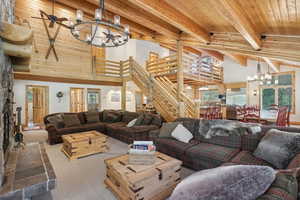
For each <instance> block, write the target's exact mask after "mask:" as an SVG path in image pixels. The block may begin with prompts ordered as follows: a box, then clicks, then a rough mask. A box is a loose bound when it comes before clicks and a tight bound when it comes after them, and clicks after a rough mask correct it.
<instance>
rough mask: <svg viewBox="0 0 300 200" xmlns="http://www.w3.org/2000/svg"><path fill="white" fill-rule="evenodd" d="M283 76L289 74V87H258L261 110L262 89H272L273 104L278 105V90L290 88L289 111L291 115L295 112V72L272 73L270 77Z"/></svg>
mask: <svg viewBox="0 0 300 200" xmlns="http://www.w3.org/2000/svg"><path fill="white" fill-rule="evenodd" d="M285 74H290V75H291V76H292V83H291V85H275V84H273V85H260V86H259V91H260V95H259V100H260V108H261V110H262V109H263V108H262V107H263V99H262V94H263V89H268V88H273V89H275V104H277V105H278V97H279V88H290V87H291V88H292V103H291V104H292V109H291V114H295V112H296V103H295V100H296V88H295V75H296V74H295V71H287V72H278V73H272V74H271V75H272V76H280V75H285Z"/></svg>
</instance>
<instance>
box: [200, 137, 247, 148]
mask: <svg viewBox="0 0 300 200" xmlns="http://www.w3.org/2000/svg"><path fill="white" fill-rule="evenodd" d="M199 139H200V141H201V142H204V143H210V144H216V145H221V146H224V147H230V148H237V149H240V148H241V146H242V137H241V136H238V135H230V136H214V137H212V138H210V139H206V138H204V137H200V138H199Z"/></svg>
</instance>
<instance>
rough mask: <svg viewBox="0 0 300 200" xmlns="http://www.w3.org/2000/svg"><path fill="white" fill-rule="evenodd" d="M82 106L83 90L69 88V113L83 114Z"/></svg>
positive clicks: (83, 108)
mask: <svg viewBox="0 0 300 200" xmlns="http://www.w3.org/2000/svg"><path fill="white" fill-rule="evenodd" d="M83 111H85V106H84V89H83V88H70V112H75V113H77V112H83Z"/></svg>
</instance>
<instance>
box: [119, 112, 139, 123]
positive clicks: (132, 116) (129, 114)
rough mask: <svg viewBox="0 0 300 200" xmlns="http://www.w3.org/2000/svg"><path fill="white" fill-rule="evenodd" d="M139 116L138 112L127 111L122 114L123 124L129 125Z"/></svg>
mask: <svg viewBox="0 0 300 200" xmlns="http://www.w3.org/2000/svg"><path fill="white" fill-rule="evenodd" d="M138 116H139V114H138V113H136V112H128V111H125V112H123V113H122V122H125V123H129V122H130V121H132V120H133V119H136V118H138Z"/></svg>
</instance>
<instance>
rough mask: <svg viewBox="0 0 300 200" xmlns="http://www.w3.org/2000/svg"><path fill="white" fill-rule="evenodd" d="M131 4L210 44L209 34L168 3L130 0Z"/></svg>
mask: <svg viewBox="0 0 300 200" xmlns="http://www.w3.org/2000/svg"><path fill="white" fill-rule="evenodd" d="M128 1H130V2H131V3H133V4H135V5H137V6H139V7H141V8H143V9H145V10H146V11H148V12H150V13H152V14H154V15H156V16H157V17H159V18H161V19H162V20H164V21H166V22H168V23H170V24H172V25H173V26H175V27H177V28H179V29H180V30H182V31H184V32H187V33H189V34H191V35H193V36H194V37H195V38H197V39H199V40H201V41H202V42H205V43H209V42H210V35H209V33H208V32H207V31H206V30H204V29H203V28H202V27H200V26H199V25H198V24H197V23H195V22H194V21H192V20H191V19H190V18H189V17H187V16H186V15H184V14H183V13H181V12H179V11H178V10H176V9H175V8H174V7H172V6H171V5H169V4H168V3H167V2H165V1H162V0H128Z"/></svg>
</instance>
